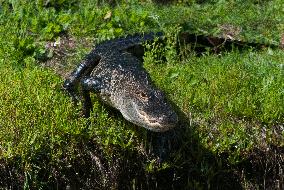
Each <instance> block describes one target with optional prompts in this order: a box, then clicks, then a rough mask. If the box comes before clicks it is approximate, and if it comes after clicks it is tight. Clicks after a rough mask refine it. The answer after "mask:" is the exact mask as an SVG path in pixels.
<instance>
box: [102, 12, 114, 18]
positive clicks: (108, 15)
mask: <svg viewBox="0 0 284 190" xmlns="http://www.w3.org/2000/svg"><path fill="white" fill-rule="evenodd" d="M111 15H112V12H111V11H108V12H107V14H106V15H105V17H104V20H107V19H109V18H110V17H111Z"/></svg>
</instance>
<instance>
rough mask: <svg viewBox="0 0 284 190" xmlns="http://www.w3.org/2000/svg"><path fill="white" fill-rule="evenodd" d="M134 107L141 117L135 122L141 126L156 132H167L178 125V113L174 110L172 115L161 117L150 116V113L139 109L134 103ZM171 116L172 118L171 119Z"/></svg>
mask: <svg viewBox="0 0 284 190" xmlns="http://www.w3.org/2000/svg"><path fill="white" fill-rule="evenodd" d="M134 108H135V109H134V110H135V112H136V115H137V116H138V117H139V119H138V121H137V120H136V121H133V122H134V123H136V124H137V125H139V126H142V127H144V128H147V129H149V130H151V131H154V132H166V131H168V130H170V129H172V128H174V127H176V124H177V121H178V119H177V116H176V113H174V112H173V114H172V115H170V116H166V115H163V116H161V117H157V118H153V117H151V116H149V114H147V113H146V112H144V111H142V110H139V109H138V108H137V105H136V104H134ZM169 118H171V120H169ZM139 121H140V122H139Z"/></svg>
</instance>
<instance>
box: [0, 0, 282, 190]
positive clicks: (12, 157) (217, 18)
mask: <svg viewBox="0 0 284 190" xmlns="http://www.w3.org/2000/svg"><path fill="white" fill-rule="evenodd" d="M283 10H284V6H283V3H282V1H281V0H274V1H262V0H255V1H243V0H239V1H237V0H231V1H222V0H208V1H206V0H204V1H194V0H187V1H171V2H168V1H156V2H151V1H141V0H140V1H139V0H131V1H128V3H125V2H124V1H90V0H82V1H76V0H62V1H53V0H50V1H45V0H35V1H27V0H19V1H12V0H8V1H1V0H0V47H1V48H0V71H1V76H0V97H1V98H0V105H1V107H0V129H1V130H0V188H4V189H5V188H6V189H12V188H20V189H22V188H24V189H45V188H47V187H49V188H54V189H56V188H58V189H62V188H75V189H76V188H85V189H111V188H112V189H228V188H229V187H230V188H234V189H281V188H283V186H284V178H283V169H284V168H283V165H284V149H283V147H284V116H283V115H284V107H283V105H284V58H283V57H284V52H283V49H281V48H280V47H278V46H279V45H281V38H283V30H284V25H283V18H284V12H283ZM150 31H154V32H157V31H163V32H164V33H165V36H166V39H165V42H163V43H162V44H161V43H159V42H154V43H151V44H149V43H147V44H145V49H146V53H145V57H144V60H145V61H144V66H145V68H146V69H147V70H148V71H149V73H150V76H151V78H152V79H153V81H154V82H155V84H156V85H157V86H158V87H159V88H161V89H162V90H163V91H165V93H166V94H167V97H168V98H169V100H170V101H171V102H172V103H173V104H174V105H175V109H176V110H177V112H179V116H180V118H181V122H180V126H179V127H178V130H176V132H175V134H174V138H175V140H176V141H174V143H173V145H172V146H173V147H172V151H171V153H170V154H169V156H168V157H167V158H166V159H165V161H164V162H163V163H161V164H159V163H157V160H156V159H157V157H156V156H155V154H153V151H152V150H153V147H154V146H155V145H156V144H155V143H156V142H155V138H156V137H157V136H159V134H155V133H151V132H148V131H146V130H145V129H141V128H138V127H136V126H135V125H133V124H131V123H129V122H127V121H125V120H124V119H123V117H122V116H121V115H120V114H119V113H117V112H116V111H115V110H112V109H110V108H108V107H106V106H105V105H102V104H101V103H100V102H99V101H98V99H97V97H96V96H95V95H94V96H93V97H92V98H93V103H94V111H93V113H92V117H91V118H90V119H84V118H82V117H81V112H80V105H74V104H73V103H72V102H71V99H70V98H69V97H68V96H67V94H66V93H65V92H64V91H63V90H62V83H63V80H64V76H66V75H67V74H68V73H69V72H70V70H72V68H74V67H75V66H76V64H77V63H78V62H79V61H80V59H81V58H82V57H83V56H84V55H85V54H86V53H87V52H88V51H89V50H90V49H91V48H92V46H93V44H97V43H99V42H101V41H104V40H108V39H112V38H115V37H120V36H125V35H128V34H135V33H147V32H150ZM180 33H190V34H191V33H196V34H198V35H208V36H219V37H223V38H228V39H233V40H240V41H248V42H254V43H259V44H263V45H262V46H261V48H254V47H253V46H251V47H246V48H234V47H232V48H231V49H230V50H229V49H223V50H222V51H218V52H214V51H213V53H212V51H211V50H210V48H209V47H208V48H207V47H206V48H205V51H203V52H197V50H196V46H197V45H198V44H196V43H194V42H193V43H190V44H183V42H182V41H180V40H179V39H180V38H179V35H180ZM282 41H283V39H282ZM282 45H283V44H282ZM177 47H178V48H177ZM165 135H169V136H172V134H167V133H166V134H165ZM175 143H176V144H175Z"/></svg>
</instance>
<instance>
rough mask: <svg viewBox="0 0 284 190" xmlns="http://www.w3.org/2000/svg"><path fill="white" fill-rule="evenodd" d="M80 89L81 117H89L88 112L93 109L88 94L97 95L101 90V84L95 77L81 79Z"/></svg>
mask: <svg viewBox="0 0 284 190" xmlns="http://www.w3.org/2000/svg"><path fill="white" fill-rule="evenodd" d="M81 87H82V104H83V110H82V111H83V115H84V117H86V118H88V117H90V112H91V110H92V109H93V105H92V100H91V97H90V92H94V93H99V92H100V90H101V89H102V88H103V82H102V80H100V79H99V78H96V77H90V76H87V77H84V78H82V79H81Z"/></svg>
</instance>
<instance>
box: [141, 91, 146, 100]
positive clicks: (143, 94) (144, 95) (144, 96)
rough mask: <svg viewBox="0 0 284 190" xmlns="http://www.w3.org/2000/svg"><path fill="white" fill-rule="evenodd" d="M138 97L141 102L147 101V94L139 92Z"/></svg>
mask: <svg viewBox="0 0 284 190" xmlns="http://www.w3.org/2000/svg"><path fill="white" fill-rule="evenodd" d="M139 96H140V97H141V98H142V99H143V100H147V99H148V96H147V94H146V93H144V92H140V93H139Z"/></svg>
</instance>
